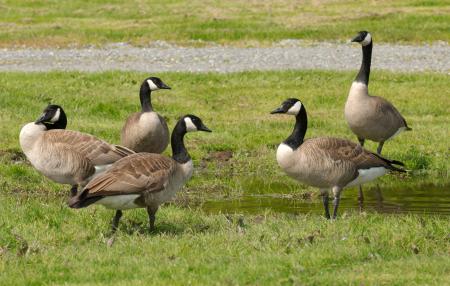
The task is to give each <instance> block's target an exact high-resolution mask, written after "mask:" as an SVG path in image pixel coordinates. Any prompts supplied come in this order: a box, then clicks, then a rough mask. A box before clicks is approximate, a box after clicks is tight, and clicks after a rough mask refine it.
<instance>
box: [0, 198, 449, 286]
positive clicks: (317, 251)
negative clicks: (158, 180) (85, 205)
mask: <svg viewBox="0 0 450 286" xmlns="http://www.w3.org/2000/svg"><path fill="white" fill-rule="evenodd" d="M0 203H1V205H2V206H3V207H2V216H1V217H0V225H1V228H0V245H1V247H2V250H3V253H2V254H0V284H2V285H23V284H27V285H48V284H51V285H55V284H64V285H72V284H83V285H98V284H102V285H103V284H108V285H148V284H152V285H168V284H170V285H186V284H193V285H206V284H210V285H211V284H212V285H243V284H250V285H274V284H279V285H305V284H307V285H318V284H321V285H331V284H332V285H361V284H364V285H423V284H427V285H444V284H445V283H447V282H446V281H448V280H449V279H450V275H449V273H450V256H449V255H448V252H449V250H450V241H449V232H448V230H449V229H450V221H449V220H448V218H447V217H425V218H422V217H420V216H411V215H407V216H395V215H378V214H370V215H358V214H350V215H347V216H346V217H344V218H342V219H339V220H337V221H334V222H331V221H326V220H325V219H324V218H322V217H320V216H316V215H312V216H310V215H302V216H291V215H280V214H273V213H265V214H263V215H259V216H239V215H232V216H228V218H227V217H226V216H225V215H205V214H204V213H202V212H200V211H196V210H190V209H180V208H177V207H172V206H166V207H164V208H163V209H162V210H161V211H160V212H159V213H158V220H157V225H158V231H157V233H154V234H149V233H146V225H145V220H144V219H143V213H144V211H143V210H140V211H137V210H136V211H128V212H126V214H125V216H124V219H123V221H122V227H121V229H120V231H119V233H118V235H117V236H116V237H115V241H114V244H113V245H112V247H108V246H107V245H106V243H105V242H106V241H107V240H108V234H107V231H106V230H107V229H108V227H109V225H108V223H109V221H110V218H111V211H107V210H105V209H104V208H102V207H93V208H89V209H86V210H78V211H76V210H71V209H68V208H67V207H66V206H65V202H64V200H63V199H52V200H49V199H48V198H38V199H36V198H34V197H28V196H20V195H18V196H15V197H12V196H11V197H0ZM5 249H6V250H5Z"/></svg>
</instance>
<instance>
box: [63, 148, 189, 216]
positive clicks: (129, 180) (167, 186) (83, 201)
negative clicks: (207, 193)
mask: <svg viewBox="0 0 450 286" xmlns="http://www.w3.org/2000/svg"><path fill="white" fill-rule="evenodd" d="M192 171H193V165H192V161H188V162H186V163H184V164H178V163H177V162H176V161H175V160H173V159H172V158H169V157H166V156H163V155H160V154H151V153H137V154H133V155H131V156H128V157H126V158H123V159H121V160H119V161H117V162H116V163H115V164H114V165H113V166H112V167H111V168H110V169H108V170H107V171H106V172H105V173H103V174H101V175H99V176H98V177H96V178H94V179H93V180H91V181H90V182H89V183H88V184H87V185H86V187H85V189H84V191H83V193H82V194H80V198H76V199H74V203H72V204H71V206H72V207H85V206H88V205H90V204H92V203H94V202H97V203H98V204H102V205H104V206H106V207H107V208H112V209H121V210H123V209H129V208H139V207H153V208H157V207H158V206H159V205H160V204H162V203H164V202H166V201H168V200H170V199H171V198H172V197H173V196H174V195H175V193H176V191H177V190H179V189H180V188H181V187H182V186H183V185H184V183H185V182H186V181H187V180H189V179H190V177H191V176H192ZM108 197H114V198H115V200H114V198H112V199H109V198H108Z"/></svg>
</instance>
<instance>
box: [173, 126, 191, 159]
mask: <svg viewBox="0 0 450 286" xmlns="http://www.w3.org/2000/svg"><path fill="white" fill-rule="evenodd" d="M185 134H186V127H184V126H183V124H182V123H181V121H179V122H178V123H177V125H175V127H174V128H173V132H172V137H171V139H170V144H171V146H172V158H173V159H174V160H175V161H177V162H178V163H181V164H184V163H186V162H188V161H189V160H191V157H190V156H189V153H188V152H187V150H186V147H185V146H184V135H185Z"/></svg>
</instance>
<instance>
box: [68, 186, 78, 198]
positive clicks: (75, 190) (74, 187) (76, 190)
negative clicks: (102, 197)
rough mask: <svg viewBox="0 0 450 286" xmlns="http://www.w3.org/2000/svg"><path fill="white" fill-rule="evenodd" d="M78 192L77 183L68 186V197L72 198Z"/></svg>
mask: <svg viewBox="0 0 450 286" xmlns="http://www.w3.org/2000/svg"><path fill="white" fill-rule="evenodd" d="M77 193H78V185H73V186H72V188H70V197H71V198H73V197H75V196H76V195H77Z"/></svg>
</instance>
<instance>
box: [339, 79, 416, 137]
mask: <svg viewBox="0 0 450 286" xmlns="http://www.w3.org/2000/svg"><path fill="white" fill-rule="evenodd" d="M344 113H345V119H346V120H347V123H348V126H349V127H350V129H351V130H352V132H353V133H354V134H355V135H356V136H357V137H358V138H362V139H368V140H371V141H375V142H384V141H387V140H389V139H391V138H393V137H394V136H395V135H397V134H398V133H400V132H401V131H403V130H409V127H408V126H407V124H406V121H405V119H404V118H403V116H402V115H401V114H400V112H399V111H398V110H397V109H396V108H395V106H393V105H392V104H391V103H390V102H389V101H387V100H386V99H384V98H382V97H378V96H371V95H369V93H368V89H367V85H365V84H363V83H358V82H354V83H353V84H352V87H351V89H350V92H349V95H348V98H347V102H346V103H345V111H344Z"/></svg>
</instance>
